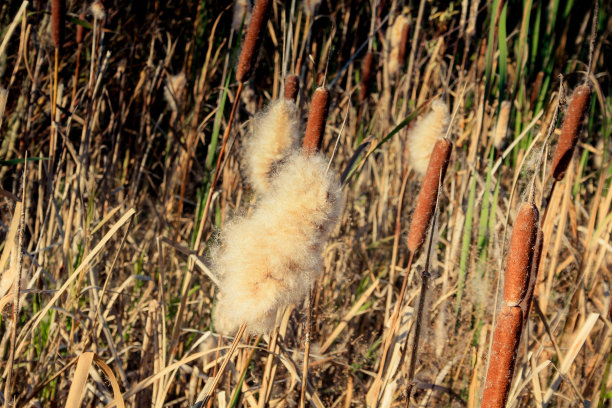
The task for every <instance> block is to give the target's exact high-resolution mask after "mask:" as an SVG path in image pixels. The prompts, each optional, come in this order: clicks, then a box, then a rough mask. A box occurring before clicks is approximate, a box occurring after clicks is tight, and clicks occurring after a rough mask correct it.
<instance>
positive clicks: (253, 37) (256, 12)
mask: <svg viewBox="0 0 612 408" xmlns="http://www.w3.org/2000/svg"><path fill="white" fill-rule="evenodd" d="M271 3H272V2H271V1H270V0H257V1H256V2H255V6H254V7H253V14H252V15H251V21H250V22H249V28H248V29H247V33H246V37H245V38H244V45H243V46H242V51H241V52H240V59H239V60H238V69H237V70H236V79H237V80H238V82H245V81H247V80H248V79H249V78H250V77H251V74H252V73H253V69H254V68H255V59H256V58H257V54H258V52H259V47H260V45H261V40H262V37H263V33H264V28H265V25H266V22H267V21H268V10H269V9H270V5H271Z"/></svg>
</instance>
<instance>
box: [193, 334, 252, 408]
mask: <svg viewBox="0 0 612 408" xmlns="http://www.w3.org/2000/svg"><path fill="white" fill-rule="evenodd" d="M245 329H246V323H242V325H241V326H240V328H239V329H238V332H237V333H236V337H234V341H233V342H232V345H231V346H230V349H229V351H228V352H227V356H225V359H224V360H223V362H222V363H221V366H220V367H219V371H217V374H216V375H215V377H214V378H213V381H212V383H211V385H210V387H204V389H203V390H202V392H201V393H200V395H198V400H197V401H196V403H195V405H194V408H201V407H203V406H204V405H206V404H208V403H209V401H211V397H212V395H213V393H214V392H215V389H216V388H217V386H218V385H219V381H220V380H221V377H222V376H223V373H224V372H225V368H226V367H227V363H229V361H230V359H231V358H232V356H233V355H234V352H235V351H236V348H237V347H238V343H239V342H240V339H241V338H242V335H243V334H244V330H245Z"/></svg>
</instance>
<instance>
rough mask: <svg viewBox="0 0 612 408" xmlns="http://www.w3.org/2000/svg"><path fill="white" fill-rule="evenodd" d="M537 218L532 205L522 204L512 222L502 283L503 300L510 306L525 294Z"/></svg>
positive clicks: (515, 303)
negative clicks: (512, 227)
mask: <svg viewBox="0 0 612 408" xmlns="http://www.w3.org/2000/svg"><path fill="white" fill-rule="evenodd" d="M538 217H539V214H538V209H537V207H536V206H535V205H534V204H533V203H523V205H521V208H520V209H519V213H518V215H517V217H516V221H515V222H514V229H513V230H512V238H510V249H509V250H508V263H507V265H506V276H505V282H504V300H505V301H506V303H507V304H508V305H510V306H516V305H518V304H519V303H520V302H521V301H522V300H523V297H524V296H525V293H526V292H527V284H528V283H529V274H530V272H531V264H532V260H533V253H534V247H535V243H536V238H537V233H538Z"/></svg>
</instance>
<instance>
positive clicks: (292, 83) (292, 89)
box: [285, 74, 300, 103]
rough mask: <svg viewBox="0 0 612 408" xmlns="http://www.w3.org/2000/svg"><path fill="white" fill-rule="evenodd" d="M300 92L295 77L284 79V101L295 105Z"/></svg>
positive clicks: (289, 76)
mask: <svg viewBox="0 0 612 408" xmlns="http://www.w3.org/2000/svg"><path fill="white" fill-rule="evenodd" d="M299 92H300V78H299V77H298V76H297V75H294V74H292V75H288V76H287V78H285V99H289V100H291V101H293V102H294V103H295V101H296V100H297V96H298V93H299Z"/></svg>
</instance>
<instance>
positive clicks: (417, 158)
mask: <svg viewBox="0 0 612 408" xmlns="http://www.w3.org/2000/svg"><path fill="white" fill-rule="evenodd" d="M449 123H450V115H449V112H448V106H446V103H444V101H442V99H436V100H435V101H433V102H432V103H431V110H430V111H429V112H428V113H427V114H426V115H425V116H424V117H423V118H422V119H421V120H420V121H418V122H417V123H416V124H415V125H414V127H413V128H412V130H411V131H410V133H408V153H409V155H410V164H411V165H412V168H413V169H414V170H416V172H417V173H419V174H421V175H423V174H425V171H426V170H427V166H428V164H429V157H430V156H431V151H432V149H433V147H434V145H435V144H436V142H437V141H438V140H440V139H441V138H443V137H444V135H445V134H446V130H447V129H448V125H449Z"/></svg>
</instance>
